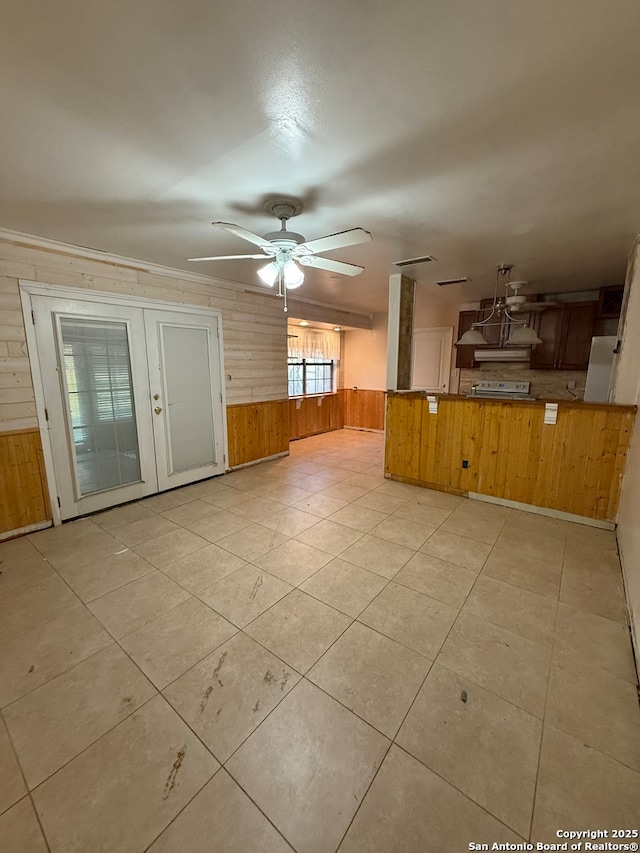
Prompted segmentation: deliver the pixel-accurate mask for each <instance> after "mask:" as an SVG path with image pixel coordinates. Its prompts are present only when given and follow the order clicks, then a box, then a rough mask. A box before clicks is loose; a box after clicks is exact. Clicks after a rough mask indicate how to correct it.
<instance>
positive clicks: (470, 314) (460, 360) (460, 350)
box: [456, 311, 478, 367]
mask: <svg viewBox="0 0 640 853" xmlns="http://www.w3.org/2000/svg"><path fill="white" fill-rule="evenodd" d="M477 319H478V313H477V311H461V312H460V314H459V315H458V337H457V340H460V338H461V337H462V336H463V335H464V333H465V332H468V331H469V329H470V328H471V325H472V324H473V323H475V322H476V320H477ZM475 351H476V348H475V347H474V346H470V347H456V367H477V365H476V363H475V361H474V359H473V354H474V353H475Z"/></svg>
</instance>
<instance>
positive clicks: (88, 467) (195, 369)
mask: <svg viewBox="0 0 640 853" xmlns="http://www.w3.org/2000/svg"><path fill="white" fill-rule="evenodd" d="M31 306H32V309H33V323H34V328H35V343H36V346H37V353H38V365H39V373H40V378H41V383H42V401H41V402H43V404H44V405H43V406H39V416H40V417H41V425H42V426H43V428H44V429H43V432H45V436H46V437H48V439H49V447H50V451H51V452H50V467H52V468H53V471H48V473H49V478H50V480H51V481H53V482H54V483H55V497H54V500H55V501H56V502H57V504H58V506H59V516H60V518H61V519H63V520H64V519H67V518H74V517H76V516H78V515H84V514H86V513H91V512H95V511H97V510H100V509H105V508H107V507H111V506H115V505H117V504H120V503H125V502H127V501H131V500H136V499H138V498H141V497H144V496H146V495H150V494H154V493H155V492H158V491H164V490H165V489H169V488H173V487H174V486H180V485H184V484H185V483H189V482H193V481H195V480H199V479H203V478H205V477H210V476H212V475H214V474H219V473H223V472H224V470H225V432H224V421H223V412H224V407H223V402H224V401H223V396H222V347H221V342H220V340H219V328H218V324H219V317H218V315H216V314H214V313H213V312H202V313H201V312H189V311H188V310H185V311H172V310H161V309H149V308H143V307H137V306H136V305H132V304H124V303H119V302H118V301H117V300H115V301H113V302H111V301H109V302H100V301H98V300H96V299H91V300H86V301H85V300H82V299H75V298H66V297H52V296H43V295H39V294H35V293H34V294H32V296H31ZM45 455H47V454H45Z"/></svg>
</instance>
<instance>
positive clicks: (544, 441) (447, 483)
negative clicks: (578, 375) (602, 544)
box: [385, 394, 635, 522]
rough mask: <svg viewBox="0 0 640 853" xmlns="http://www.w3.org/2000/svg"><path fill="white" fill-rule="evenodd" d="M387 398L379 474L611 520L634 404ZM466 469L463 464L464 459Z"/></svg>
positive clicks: (416, 395) (402, 396) (618, 496)
mask: <svg viewBox="0 0 640 853" xmlns="http://www.w3.org/2000/svg"><path fill="white" fill-rule="evenodd" d="M544 412H545V406H544V403H539V402H525V401H518V402H515V401H514V402H503V401H497V400H496V401H494V400H468V399H467V398H464V397H439V398H438V412H437V414H430V413H429V405H428V402H427V400H426V399H425V398H424V397H423V396H422V395H418V394H408V395H399V394H390V395H389V398H388V402H387V431H386V447H385V470H386V473H387V474H389V475H390V476H391V477H394V478H397V479H401V480H407V481H409V482H413V483H418V484H420V485H425V486H430V487H434V488H438V489H443V490H445V491H453V492H456V493H458V494H464V493H466V492H478V493H480V494H484V495H491V496H493V497H497V498H502V499H506V500H511V501H517V502H520V503H524V504H530V505H533V506H540V507H546V508H549V509H555V510H560V511H562V512H567V513H573V514H575V515H581V516H585V517H587V518H593V519H598V520H600V521H611V522H613V521H615V520H616V515H617V510H618V502H619V499H620V484H621V480H622V475H623V473H624V466H625V461H626V455H627V448H628V446H629V440H630V436H631V430H632V428H633V422H634V418H635V406H613V405H605V404H597V403H559V404H558V417H557V423H555V424H545V423H544ZM465 460H466V461H467V462H468V467H467V468H464V467H463V461H465Z"/></svg>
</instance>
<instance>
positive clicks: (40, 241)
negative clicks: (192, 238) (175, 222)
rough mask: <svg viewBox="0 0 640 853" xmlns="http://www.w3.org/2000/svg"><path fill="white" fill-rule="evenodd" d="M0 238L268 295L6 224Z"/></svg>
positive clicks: (249, 286) (257, 287)
mask: <svg viewBox="0 0 640 853" xmlns="http://www.w3.org/2000/svg"><path fill="white" fill-rule="evenodd" d="M0 240H4V241H6V242H8V243H14V244H15V245H18V246H24V247H25V248H27V249H43V250H44V251H47V252H56V253H58V254H64V255H71V256H73V257H77V258H84V259H87V260H91V261H101V262H102V263H106V264H113V265H114V266H119V267H126V268H128V269H133V270H140V271H141V272H147V273H150V274H151V275H160V276H166V277H167V278H180V279H182V280H183V281H192V282H194V283H195V284H214V285H216V287H226V288H228V289H229V290H237V289H238V288H243V289H244V290H250V291H251V292H252V293H260V294H262V296H269V295H270V294H269V293H265V289H264V287H260V285H257V284H256V285H253V284H250V283H247V282H244V281H232V280H231V279H226V278H216V277H215V276H211V275H204V274H202V273H194V272H190V271H189V270H182V269H178V268H176V267H167V266H163V265H162V264H154V263H151V262H148V261H141V260H139V259H137V258H127V257H126V256H124V255H116V254H113V253H112V252H106V251H102V250H101V249H91V248H89V247H87V246H78V245H76V244H74V243H63V242H62V241H60V240H51V239H50V238H48V237H37V236H35V235H34V234H25V233H23V232H21V231H11V230H9V229H7V228H0Z"/></svg>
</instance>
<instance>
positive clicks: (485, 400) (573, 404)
mask: <svg viewBox="0 0 640 853" xmlns="http://www.w3.org/2000/svg"><path fill="white" fill-rule="evenodd" d="M387 395H388V396H390V397H407V396H408V397H411V396H413V397H420V398H424V399H426V398H427V396H429V397H438V398H439V399H441V400H451V401H462V402H465V403H478V405H484V404H489V405H496V404H498V403H499V404H503V405H508V406H544V405H545V403H557V404H558V406H562V408H563V409H566V408H587V407H589V408H591V407H593V408H596V409H616V410H617V409H627V410H628V411H631V412H635V411H636V410H637V408H638V407H637V406H634V405H626V404H623V403H592V402H588V401H587V402H585V401H584V400H558V399H554V398H553V397H539V398H538V399H537V400H518V399H515V400H505V399H504V398H503V397H497V398H492V397H468V396H467V395H466V394H439V393H438V392H437V391H419V390H408V391H387Z"/></svg>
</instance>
